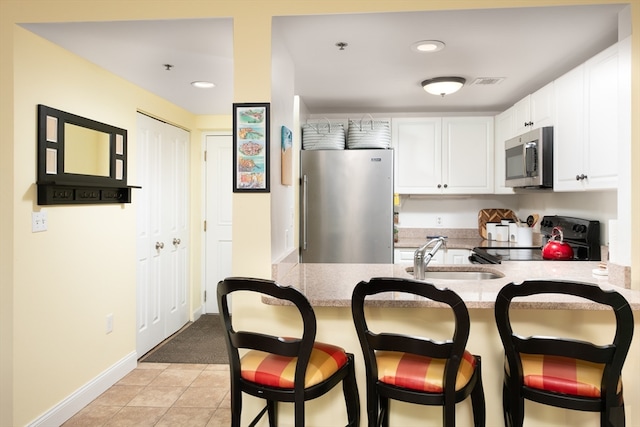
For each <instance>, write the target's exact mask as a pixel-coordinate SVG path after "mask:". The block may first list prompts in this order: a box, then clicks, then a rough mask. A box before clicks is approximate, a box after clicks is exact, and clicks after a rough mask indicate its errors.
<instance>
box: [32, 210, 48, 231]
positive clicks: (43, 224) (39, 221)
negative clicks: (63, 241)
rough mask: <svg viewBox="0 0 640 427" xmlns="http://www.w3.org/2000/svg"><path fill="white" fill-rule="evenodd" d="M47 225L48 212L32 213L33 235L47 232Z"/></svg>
mask: <svg viewBox="0 0 640 427" xmlns="http://www.w3.org/2000/svg"><path fill="white" fill-rule="evenodd" d="M47 224H48V220H47V211H45V210H41V211H40V212H31V231H32V232H33V233H39V232H41V231H47Z"/></svg>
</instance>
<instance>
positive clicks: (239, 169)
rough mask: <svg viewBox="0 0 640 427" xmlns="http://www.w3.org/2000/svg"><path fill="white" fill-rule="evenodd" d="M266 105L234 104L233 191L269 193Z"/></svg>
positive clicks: (267, 110)
mask: <svg viewBox="0 0 640 427" xmlns="http://www.w3.org/2000/svg"><path fill="white" fill-rule="evenodd" d="M269 121H270V120H269V104H268V103H242V104H233V191H234V192H235V193H238V192H254V193H260V192H261V193H268V192H269V136H270V134H269V131H270V130H269Z"/></svg>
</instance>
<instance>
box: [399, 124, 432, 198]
mask: <svg viewBox="0 0 640 427" xmlns="http://www.w3.org/2000/svg"><path fill="white" fill-rule="evenodd" d="M391 128H392V140H393V148H394V150H395V153H394V154H395V155H394V161H395V165H394V173H395V179H394V183H395V184H394V185H395V188H396V189H395V192H396V193H400V194H419V193H428V192H430V191H431V192H434V191H435V189H436V187H437V185H438V183H440V182H441V177H442V161H441V159H442V119H441V118H439V117H428V118H415V119H392V122H391Z"/></svg>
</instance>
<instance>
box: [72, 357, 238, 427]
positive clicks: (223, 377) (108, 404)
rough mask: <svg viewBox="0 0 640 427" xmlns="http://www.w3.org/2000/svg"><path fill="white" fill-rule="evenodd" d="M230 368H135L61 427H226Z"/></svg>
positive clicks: (144, 365)
mask: <svg viewBox="0 0 640 427" xmlns="http://www.w3.org/2000/svg"><path fill="white" fill-rule="evenodd" d="M230 424H231V409H230V402H229V365H194V364H183V363H138V366H137V367H136V369H134V370H133V371H131V372H130V373H129V374H128V375H127V376H126V377H124V378H123V379H121V380H120V381H118V382H117V383H116V384H114V385H113V386H112V387H111V388H109V389H108V390H107V391H105V392H104V393H102V395H100V396H98V398H96V399H95V400H94V401H93V402H91V403H90V404H89V405H87V406H86V407H84V408H83V409H82V410H81V411H80V412H78V413H77V414H75V415H74V416H73V417H71V418H70V419H69V420H68V421H67V422H66V423H64V424H63V427H71V426H82V427H94V426H136V427H143V426H156V427H161V426H171V427H228V426H229V425H230Z"/></svg>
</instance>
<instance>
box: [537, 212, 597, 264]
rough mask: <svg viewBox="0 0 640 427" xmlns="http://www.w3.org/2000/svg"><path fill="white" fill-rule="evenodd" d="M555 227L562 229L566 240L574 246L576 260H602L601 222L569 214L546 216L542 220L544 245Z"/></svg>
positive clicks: (541, 231)
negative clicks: (573, 216)
mask: <svg viewBox="0 0 640 427" xmlns="http://www.w3.org/2000/svg"><path fill="white" fill-rule="evenodd" d="M554 227H558V228H560V229H561V230H562V234H563V238H564V241H565V242H567V243H568V244H570V245H571V247H572V248H573V254H574V255H573V259H574V261H600V222H599V221H591V220H588V219H581V218H572V217H569V216H545V217H543V218H542V221H541V222H540V233H541V234H542V245H543V246H544V245H545V244H546V243H547V241H548V240H549V238H550V237H551V232H552V230H553V229H554Z"/></svg>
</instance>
